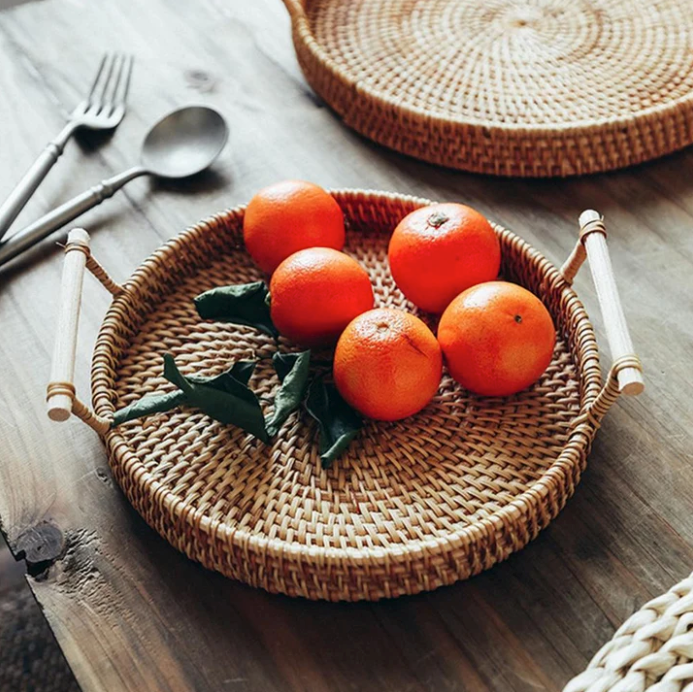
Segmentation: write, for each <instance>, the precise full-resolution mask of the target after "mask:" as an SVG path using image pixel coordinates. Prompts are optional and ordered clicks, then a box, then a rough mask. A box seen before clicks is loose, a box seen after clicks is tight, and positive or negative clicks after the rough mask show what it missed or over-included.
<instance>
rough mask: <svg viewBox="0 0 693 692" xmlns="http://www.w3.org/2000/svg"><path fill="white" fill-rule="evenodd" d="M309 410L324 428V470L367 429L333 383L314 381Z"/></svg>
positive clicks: (322, 431) (308, 402)
mask: <svg viewBox="0 0 693 692" xmlns="http://www.w3.org/2000/svg"><path fill="white" fill-rule="evenodd" d="M306 410H307V411H308V413H309V414H310V415H311V416H312V417H313V418H314V419H315V420H316V421H317V422H318V426H319V427H320V445H319V449H320V460H321V461H322V467H323V468H324V469H327V468H329V467H330V466H331V465H332V462H333V461H335V459H337V458H338V457H339V455H340V454H341V453H342V452H343V451H344V450H345V449H346V448H347V447H348V446H349V443H350V442H351V441H352V440H353V439H354V438H355V437H356V434H357V433H358V431H359V430H360V429H361V428H362V427H363V421H362V420H361V417H360V416H359V414H358V413H356V411H354V409H353V408H351V406H349V404H347V402H346V401H344V399H342V397H341V395H340V393H339V392H338V391H337V388H336V387H335V386H334V385H333V384H326V383H325V381H324V379H322V378H318V379H315V380H313V382H312V383H311V385H310V388H309V390H308V399H307V400H306Z"/></svg>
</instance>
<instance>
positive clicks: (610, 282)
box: [561, 209, 645, 403]
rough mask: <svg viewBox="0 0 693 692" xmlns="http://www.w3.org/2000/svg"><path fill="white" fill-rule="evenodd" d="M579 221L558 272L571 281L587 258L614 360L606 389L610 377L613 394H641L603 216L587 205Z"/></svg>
mask: <svg viewBox="0 0 693 692" xmlns="http://www.w3.org/2000/svg"><path fill="white" fill-rule="evenodd" d="M579 224H580V238H579V240H578V242H577V244H576V246H575V248H574V249H573V252H572V253H571V254H570V257H568V259H567V260H566V262H565V264H564V265H563V267H562V268H561V273H562V274H563V277H564V278H565V280H566V281H567V282H568V283H569V284H572V282H573V279H574V278H575V275H576V274H577V271H578V269H579V268H580V266H581V265H582V263H583V262H584V261H585V259H588V260H589V265H590V270H591V272H592V280H593V281H594V286H595V289H596V291H597V299H598V300H599V307H600V308H601V311H602V317H603V320H604V327H605V329H606V338H607V340H608V342H609V349H610V350H611V358H612V360H613V363H612V366H611V371H610V373H609V381H607V384H606V387H605V389H606V388H608V387H609V386H610V383H611V382H612V381H613V382H615V383H616V385H617V392H616V394H618V393H621V394H627V395H630V396H633V395H636V394H640V392H642V391H643V389H644V388H645V383H644V380H643V376H642V365H641V364H640V359H639V358H638V356H637V355H636V354H635V349H634V348H633V342H632V340H631V338H630V332H629V331H628V324H627V323H626V317H625V315H624V314H623V308H622V307H621V298H620V297H619V295H618V289H617V287H616V281H615V279H614V272H613V268H612V266H611V258H610V257H609V249H608V248H607V245H606V229H605V227H604V219H603V217H602V216H601V214H599V213H598V212H596V211H594V210H593V209H588V210H586V211H583V212H582V214H580V219H579ZM604 394H606V392H604ZM600 396H601V395H600ZM595 403H596V402H595Z"/></svg>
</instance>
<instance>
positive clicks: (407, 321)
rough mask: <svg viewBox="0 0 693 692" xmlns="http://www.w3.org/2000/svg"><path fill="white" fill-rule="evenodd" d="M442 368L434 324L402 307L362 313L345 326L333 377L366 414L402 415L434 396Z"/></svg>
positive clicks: (344, 394)
mask: <svg viewBox="0 0 693 692" xmlns="http://www.w3.org/2000/svg"><path fill="white" fill-rule="evenodd" d="M442 368H443V358H442V354H441V352H440V346H439V345H438V342H437V341H436V338H435V336H433V334H432V332H431V330H430V329H429V328H428V327H427V326H426V325H425V324H424V323H423V322H422V321H421V320H420V319H419V318H418V317H415V316H414V315H412V314H411V313H409V312H404V311H403V310H390V309H384V308H383V309H378V310H371V311H369V312H365V313H364V314H363V315H359V317H357V318H356V319H355V320H354V321H353V322H351V323H350V324H349V326H348V327H347V328H346V329H345V330H344V332H343V333H342V336H340V337H339V341H338V342H337V349H336V350H335V354H334V382H335V385H336V386H337V389H338V390H339V393H340V394H341V395H342V397H343V398H344V400H345V401H346V402H347V403H348V404H350V405H351V406H353V407H354V408H355V409H356V410H357V411H360V412H361V413H362V414H363V415H364V416H368V417H369V418H375V419H377V420H398V419H400V418H406V417H407V416H411V415H413V414H415V413H417V412H418V411H420V410H421V409H422V408H423V407H424V406H426V404H427V403H428V402H429V401H430V400H431V399H432V398H433V396H434V395H435V393H436V391H437V390H438V385H439V384H440V377H441V374H442Z"/></svg>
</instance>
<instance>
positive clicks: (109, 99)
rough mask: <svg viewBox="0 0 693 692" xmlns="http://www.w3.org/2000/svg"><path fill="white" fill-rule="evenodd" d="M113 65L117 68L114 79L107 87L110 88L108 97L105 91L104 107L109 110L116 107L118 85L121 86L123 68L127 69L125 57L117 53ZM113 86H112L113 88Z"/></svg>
mask: <svg viewBox="0 0 693 692" xmlns="http://www.w3.org/2000/svg"><path fill="white" fill-rule="evenodd" d="M113 65H114V66H116V67H115V74H114V76H113V79H111V80H110V82H109V83H108V84H107V85H106V86H107V87H109V88H108V96H106V95H105V89H104V105H106V106H108V107H109V108H113V107H114V106H115V105H116V94H117V93H118V85H119V84H120V78H121V77H122V75H123V68H124V67H125V56H124V55H122V54H120V53H116V54H115V55H114V56H113ZM111 85H112V86H111Z"/></svg>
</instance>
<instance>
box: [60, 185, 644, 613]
mask: <svg viewBox="0 0 693 692" xmlns="http://www.w3.org/2000/svg"><path fill="white" fill-rule="evenodd" d="M333 194H334V196H335V198H336V199H337V201H338V202H339V204H340V206H341V207H342V209H343V211H344V214H345V218H346V220H347V224H348V232H347V247H346V251H347V252H349V253H350V254H351V255H353V256H354V257H356V258H358V260H359V261H360V262H362V263H363V265H364V266H365V267H366V269H367V270H368V272H369V274H370V276H371V278H372V281H373V285H374V288H375V294H376V302H377V303H378V304H379V305H381V306H384V305H388V306H398V307H406V308H407V309H413V308H412V306H411V305H410V304H408V303H407V302H406V301H405V299H404V298H403V296H402V295H401V294H400V292H399V291H398V290H397V289H396V287H395V286H394V285H393V282H392V279H391V278H390V273H389V270H388V267H387V243H388V238H389V235H390V233H391V231H392V230H393V229H394V227H395V226H396V225H397V223H398V222H399V221H400V219H401V218H402V217H403V216H404V215H406V214H407V213H409V212H410V211H412V210H413V209H415V208H417V207H419V206H421V205H423V204H425V203H426V200H421V199H415V198H412V197H407V196H402V195H395V194H388V193H377V192H363V191H340V192H335V193H333ZM585 214H587V216H586V217H585V219H583V226H584V228H583V233H582V237H583V241H584V245H585V247H584V248H583V244H582V243H578V244H577V246H576V249H575V251H574V252H573V254H572V255H571V257H570V258H569V261H568V262H567V263H566V265H565V266H564V268H563V270H562V272H559V271H558V270H557V269H556V268H555V267H554V266H553V265H552V264H551V263H550V262H548V261H547V260H546V259H544V258H543V257H542V256H541V255H540V254H539V253H538V252H536V251H535V250H533V249H532V248H531V247H529V246H528V245H527V244H526V243H525V242H524V241H522V240H521V239H520V238H519V237H517V236H516V235H514V234H513V233H511V232H510V231H507V230H505V229H502V228H499V227H496V231H497V233H498V235H499V237H500V240H501V246H502V253H503V267H502V273H503V276H504V277H505V278H506V279H509V280H512V281H516V282H519V283H520V284H522V285H524V286H526V287H527V288H529V289H530V290H532V291H533V292H535V293H536V294H537V295H539V296H540V297H541V298H542V299H543V301H544V302H545V304H546V306H547V307H548V309H549V310H550V312H551V314H552V316H553V319H554V321H555V324H556V328H557V332H558V342H557V345H556V350H555V353H554V358H553V361H552V363H551V365H550V366H549V368H548V370H547V371H546V373H545V375H544V376H543V377H542V379H541V380H540V382H538V383H537V385H536V386H534V387H533V388H531V389H530V390H527V391H525V392H522V393H520V394H518V395H516V396H513V397H508V398H504V399H490V398H482V397H475V396H473V395H471V394H469V393H467V392H465V391H463V390H462V389H461V388H460V387H459V386H458V385H456V384H455V383H454V382H453V381H452V380H451V379H450V378H449V377H448V376H447V375H446V376H445V377H444V379H443V382H442V385H441V388H440V390H439V393H438V395H437V396H436V397H435V399H434V400H433V401H432V403H431V404H429V406H428V407H427V408H425V409H424V410H423V411H422V412H421V413H419V414H418V415H416V416H413V417H411V418H408V419H406V420H403V421H399V422H396V423H377V422H369V423H367V425H366V427H365V428H364V430H362V431H361V433H360V435H359V437H357V439H356V440H355V441H354V442H353V443H352V445H351V447H350V448H349V449H348V451H347V452H346V453H345V454H344V456H343V457H342V458H341V459H340V460H339V461H338V462H336V463H335V464H334V465H333V467H332V468H330V469H328V470H323V469H322V468H321V464H320V461H319V457H318V451H317V444H316V430H315V428H314V426H313V424H312V422H311V420H310V419H309V417H308V416H307V415H304V414H303V412H301V413H300V414H299V413H294V414H293V415H292V417H291V418H290V419H289V420H288V421H287V423H286V424H285V426H284V427H283V429H282V430H281V431H280V434H279V436H278V438H277V439H276V442H274V444H272V445H271V446H266V445H264V444H262V443H261V442H259V441H257V440H256V439H255V438H253V437H251V436H249V435H247V434H245V433H244V432H243V431H241V430H240V429H238V428H234V427H232V426H222V425H221V424H219V423H217V422H214V421H212V420H211V419H209V418H207V417H206V416H205V415H204V414H202V413H200V412H199V411H197V410H195V409H191V408H181V409H176V410H174V411H171V412H168V413H162V414H158V415H157V416H154V417H150V418H146V419H142V420H136V421H132V422H130V423H126V424H124V425H121V426H119V427H117V428H113V429H111V428H110V427H109V421H110V419H111V417H112V415H113V412H114V411H115V410H116V409H118V408H121V407H122V406H124V405H126V404H128V403H130V402H131V401H133V400H135V399H138V398H140V397H141V396H143V395H144V394H145V393H148V392H152V391H154V390H158V389H162V388H166V387H168V386H169V385H168V383H167V382H166V381H165V380H164V379H163V378H162V376H161V374H162V362H161V361H162V355H163V353H164V352H166V351H168V352H171V353H172V354H174V356H175V358H176V362H177V363H178V365H179V366H180V367H181V370H182V371H183V372H184V373H195V374H203V375H211V374H217V373H219V372H221V371H223V370H226V369H227V368H228V367H229V364H230V362H232V361H233V360H234V359H239V358H246V359H247V358H252V357H257V356H262V355H268V354H271V353H272V352H273V350H274V348H275V346H274V343H273V341H272V340H271V338H270V337H268V336H266V335H264V334H262V333H259V332H258V331H255V330H253V329H252V328H249V327H242V326H236V325H229V324H221V323H211V322H203V321H201V320H200V318H199V317H198V316H197V314H196V312H195V308H194V306H193V303H192V297H193V296H195V295H196V294H198V293H200V292H202V291H204V290H207V289H209V288H212V287H214V286H218V285H225V284H229V283H241V282H248V281H254V280H257V279H261V278H263V277H262V275H261V274H260V272H259V270H258V269H257V268H256V267H255V265H254V263H253V261H252V260H251V259H250V257H249V256H248V255H247V253H246V252H245V250H244V247H243V244H242V219H243V208H237V209H233V210H231V211H227V212H224V213H222V214H219V215H217V216H214V217H213V218H211V219H208V220H207V221H203V222H201V223H200V224H198V225H196V226H194V227H192V228H190V229H188V230H186V231H185V232H183V233H181V234H180V235H179V236H178V237H176V238H175V239H173V240H172V241H170V242H169V243H167V244H166V245H165V246H164V247H163V248H161V249H160V250H158V251H157V252H156V253H155V254H154V255H152V256H151V257H150V258H148V259H147V260H146V261H145V262H144V263H143V264H142V265H141V266H140V267H139V268H138V269H137V270H136V271H135V273H134V274H133V275H132V277H131V278H130V279H129V280H128V281H127V282H126V283H125V284H123V285H122V286H119V285H118V284H116V283H115V282H113V281H112V280H111V279H110V278H109V277H108V276H107V275H106V273H105V272H104V270H103V269H102V268H101V267H100V265H98V264H97V263H96V262H95V260H94V259H93V258H92V257H90V256H89V251H88V236H87V234H86V232H84V231H82V230H80V229H78V230H75V231H72V233H71V235H70V241H69V243H68V246H67V251H66V252H67V254H66V261H65V270H64V278H63V299H62V302H61V315H60V325H61V326H60V330H59V338H58V341H57V346H56V355H55V358H54V367H53V373H52V377H51V379H52V382H51V384H50V385H49V391H48V395H49V396H48V399H49V404H48V406H49V415H51V417H52V418H54V419H65V418H67V417H68V416H69V413H70V411H72V412H74V413H76V414H77V415H78V416H80V417H81V418H82V419H83V420H85V421H86V422H87V423H88V424H89V425H90V426H92V427H93V428H94V429H95V430H96V431H97V432H98V433H99V434H100V435H101V436H102V438H103V441H104V443H105V445H106V449H107V451H108V456H109V461H110V465H111V469H112V471H113V474H114V476H115V478H116V479H117V481H118V483H119V484H120V486H121V487H122V489H123V490H124V492H125V494H126V495H127V497H128V499H129V500H130V502H132V504H133V505H134V506H135V507H136V508H137V510H138V511H139V512H140V513H141V514H142V516H143V517H144V518H145V519H146V521H147V522H148V523H149V524H150V525H151V526H152V527H154V528H155V529H156V530H157V531H158V532H159V533H160V534H161V535H162V536H164V537H165V538H166V539H167V540H168V541H169V542H170V543H171V544H172V545H173V546H175V547H176V548H178V549H179V550H181V551H183V552H184V553H185V554H186V555H188V556H189V557H191V558H193V559H194V560H198V561H200V562H201V563H202V564H204V565H205V566H207V567H209V568H211V569H215V570H218V571H220V572H222V573H224V574H226V575H228V576H230V577H233V578H235V579H240V580H241V581H244V582H247V583H248V584H251V585H254V586H259V587H262V588H265V589H267V590H269V591H272V592H282V593H286V594H289V595H292V596H305V597H307V598H321V599H329V600H359V599H372V600H375V599H379V598H383V597H391V596H399V595H402V594H412V593H417V592H419V591H422V590H429V589H435V588H436V587H439V586H441V585H444V584H451V583H453V582H455V581H456V580H458V579H464V578H466V577H469V576H470V575H472V574H475V573H477V572H480V571H481V570H484V569H486V568H488V567H490V566H491V565H493V564H494V563H495V562H498V561H499V560H502V559H504V558H506V557H508V555H510V554H511V553H512V552H513V551H515V550H518V549H519V548H522V547H523V546H524V545H525V544H526V543H527V542H528V541H529V540H530V539H532V538H533V537H535V536H536V535H537V533H538V532H539V531H540V529H542V528H544V527H545V526H546V525H547V524H548V523H549V521H551V519H552V518H553V517H555V516H556V514H557V513H558V512H559V510H560V509H561V508H562V507H563V505H564V504H565V502H566V500H567V499H568V497H569V496H570V495H571V494H572V493H573V490H574V489H575V485H576V483H577V482H578V480H579V478H580V474H581V472H582V470H583V468H584V466H585V462H586V457H587V453H588V450H589V447H590V443H591V441H592V438H593V437H594V434H595V432H596V430H597V427H598V425H599V422H600V420H601V418H602V416H603V415H604V414H605V413H606V410H607V409H608V407H609V406H610V405H611V404H612V403H613V402H614V401H615V400H616V398H617V396H618V393H619V391H622V390H626V391H627V392H628V393H635V392H637V391H639V390H640V389H641V387H642V385H641V383H642V378H641V375H640V372H639V367H640V366H639V363H638V361H637V358H635V356H634V355H633V354H632V345H631V344H630V339H629V337H628V334H627V329H626V327H625V323H623V316H622V312H621V311H620V307H619V303H618V297H617V293H616V291H615V286H614V285H613V278H612V277H611V273H610V272H611V269H610V265H609V263H608V254H607V251H606V244H605V240H604V235H603V229H604V227H603V224H602V222H601V220H600V219H599V216H598V215H596V214H595V213H594V212H592V213H591V216H590V215H589V214H588V213H587V212H586V213H585ZM585 248H586V251H587V254H588V255H589V257H590V266H591V267H592V270H593V273H594V275H595V280H596V285H597V288H598V291H599V293H600V301H601V304H602V308H603V310H604V311H605V320H607V319H608V321H607V327H608V329H609V336H610V344H611V350H612V355H614V357H615V358H616V360H615V362H614V365H613V366H612V368H611V371H610V374H609V377H608V379H607V382H606V384H605V385H602V381H601V374H600V368H599V359H598V352H597V345H596V343H595V338H594V332H593V329H592V326H591V324H590V322H589V320H588V317H587V314H586V313H585V310H584V308H583V306H582V304H581V303H580V301H579V299H578V298H577V296H576V294H575V293H574V292H573V290H572V289H571V287H570V281H571V279H572V277H573V275H574V274H575V272H576V271H577V269H578V267H579V266H580V264H581V263H582V261H583V260H584V258H585ZM85 263H86V266H87V267H88V268H89V269H90V270H91V271H92V273H94V274H95V275H96V276H97V278H99V279H100V280H101V282H102V283H103V284H104V285H105V286H106V288H107V289H108V290H109V291H111V292H112V293H113V294H114V298H113V303H112V305H111V307H110V309H109V310H108V313H107V315H106V318H105V320H104V322H103V325H102V327H101V330H100V332H99V335H98V339H97V343H96V349H95V352H94V358H93V362H92V378H91V379H92V395H93V405H94V411H93V412H92V411H91V410H90V409H89V408H87V407H86V406H85V405H84V404H82V403H81V402H80V401H79V399H77V398H75V396H74V394H75V393H74V387H73V386H72V378H73V368H74V348H75V337H76V324H77V314H78V310H79V299H80V295H81V284H82V278H81V277H82V273H83V269H84V266H85ZM290 347H291V346H290V344H288V343H287V342H285V341H284V342H282V348H290ZM258 370H259V372H258V373H257V374H256V375H255V376H254V378H255V380H254V382H251V384H253V386H254V388H255V389H256V390H259V392H260V393H263V392H264V393H269V392H271V390H272V389H273V388H274V387H276V386H277V381H276V379H275V377H276V376H275V375H273V374H272V372H273V371H272V369H271V367H270V366H269V364H267V367H263V366H262V365H261V366H259V368H258Z"/></svg>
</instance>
